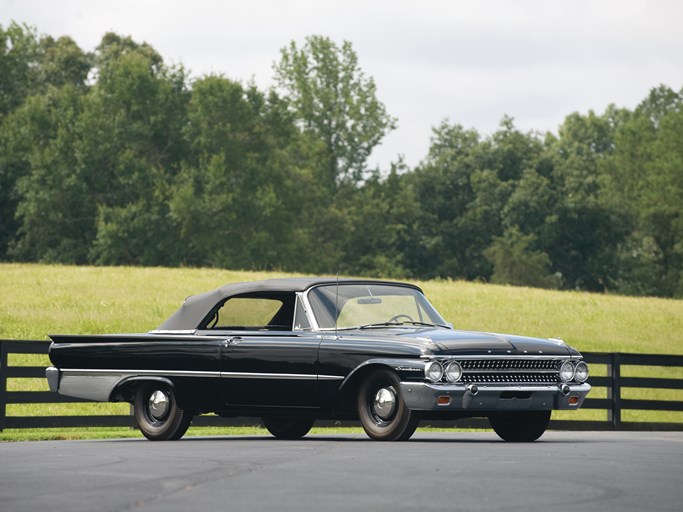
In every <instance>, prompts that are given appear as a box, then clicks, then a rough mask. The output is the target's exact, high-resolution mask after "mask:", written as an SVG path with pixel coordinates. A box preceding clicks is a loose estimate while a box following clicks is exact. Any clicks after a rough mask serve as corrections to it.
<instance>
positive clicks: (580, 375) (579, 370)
mask: <svg viewBox="0 0 683 512" xmlns="http://www.w3.org/2000/svg"><path fill="white" fill-rule="evenodd" d="M574 378H575V379H576V380H577V381H578V382H586V381H587V380H588V365H587V364H586V363H584V362H583V361H581V362H579V363H578V364H577V365H576V370H575V371H574Z"/></svg>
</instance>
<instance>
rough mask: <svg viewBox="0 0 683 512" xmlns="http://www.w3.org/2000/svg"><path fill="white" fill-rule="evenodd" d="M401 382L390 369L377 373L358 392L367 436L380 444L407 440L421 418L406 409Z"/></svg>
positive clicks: (360, 412)
mask: <svg viewBox="0 0 683 512" xmlns="http://www.w3.org/2000/svg"><path fill="white" fill-rule="evenodd" d="M399 384H400V380H399V378H398V376H397V375H396V374H395V373H394V372H392V371H391V370H388V369H381V370H376V371H374V372H373V373H371V374H370V375H369V376H368V378H367V379H365V381H364V382H363V384H361V386H360V389H359V390H358V416H359V417H360V422H361V425H362V426H363V430H365V433H366V434H367V435H368V436H369V437H370V438H372V439H375V440H377V441H404V440H406V439H409V438H410V436H412V435H413V433H414V432H415V429H416V428H417V425H418V423H419V422H420V419H419V418H418V416H417V414H415V413H414V412H412V411H411V410H410V409H408V408H407V407H406V404H405V402H404V401H403V397H402V396H401V387H400V385H399Z"/></svg>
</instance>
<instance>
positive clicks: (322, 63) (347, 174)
mask: <svg viewBox="0 0 683 512" xmlns="http://www.w3.org/2000/svg"><path fill="white" fill-rule="evenodd" d="M274 70H275V80H276V82H277V84H278V86H279V87H280V88H281V90H282V91H284V93H285V95H286V96H287V97H288V98H289V100H290V101H291V104H292V109H293V111H294V113H295V116H296V119H297V121H298V122H299V124H300V126H301V128H302V129H303V131H304V132H306V133H310V134H311V135H312V136H314V137H315V138H316V139H319V140H321V141H322V142H323V143H324V144H325V147H326V148H327V155H326V162H325V167H324V168H323V169H321V178H322V179H323V182H324V184H325V185H326V186H327V187H328V188H330V189H333V188H335V186H336V185H338V184H339V183H342V182H351V183H358V182H359V181H360V180H361V179H362V177H363V173H364V172H365V170H366V169H365V166H366V162H367V159H368V157H369V156H370V153H371V152H372V150H373V148H374V147H375V146H377V144H379V142H380V141H381V140H382V138H383V137H384V135H385V134H386V133H387V132H388V131H390V130H392V129H394V128H395V119H393V118H392V117H391V116H389V114H387V112H386V108H385V107H384V105H383V104H382V103H381V102H380V101H379V100H378V99H377V96H376V86H375V83H374V81H373V79H372V78H367V77H366V76H365V74H364V73H363V72H362V70H361V69H360V66H359V65H358V57H357V55H356V52H355V51H354V50H353V48H352V46H351V43H349V42H348V41H345V42H344V43H343V44H342V45H341V47H340V46H337V45H336V44H335V43H334V42H333V41H332V40H330V39H329V38H327V37H323V36H310V37H308V38H307V39H306V42H305V43H304V45H303V46H302V47H301V48H299V47H298V46H297V44H296V43H295V42H294V41H292V42H291V43H290V45H289V46H288V47H285V48H283V49H282V50H281V56H280V61H279V62H278V63H276V64H275V65H274Z"/></svg>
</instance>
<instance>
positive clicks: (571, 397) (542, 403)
mask: <svg viewBox="0 0 683 512" xmlns="http://www.w3.org/2000/svg"><path fill="white" fill-rule="evenodd" d="M563 388H564V389H563ZM590 389H591V387H590V385H589V384H586V383H584V384H568V385H557V386H524V385H521V386H487V385H477V386H464V385H462V384H430V383H427V382H401V394H402V396H403V400H404V401H405V404H406V406H407V407H408V409H413V410H416V411H457V410H481V411H509V410H550V409H570V410H571V409H578V408H579V407H581V405H582V404H583V401H584V400H585V398H586V395H587V394H588V392H589V391H590Z"/></svg>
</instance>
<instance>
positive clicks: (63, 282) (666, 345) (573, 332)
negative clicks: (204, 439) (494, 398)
mask: <svg viewBox="0 0 683 512" xmlns="http://www.w3.org/2000/svg"><path fill="white" fill-rule="evenodd" d="M285 275H286V274H282V273H263V272H236V271H226V270H216V269H188V268H184V269H166V268H132V267H75V266H58V265H25V264H0V339H47V335H48V334H49V333H70V334H86V333H117V332H144V331H148V330H150V329H154V328H156V327H158V326H159V325H160V324H161V323H162V322H163V321H164V320H165V319H166V318H167V317H168V316H169V315H171V313H173V312H174V311H175V310H176V308H178V307H179V306H180V304H181V303H182V301H183V299H184V298H185V297H187V296H188V295H192V294H196V293H201V292H204V291H207V290H210V289H212V288H216V287H218V286H220V285H223V284H226V283H230V282H238V281H249V280H256V279H265V278H269V277H284V276H285ZM416 283H417V284H419V285H420V286H421V287H422V288H423V289H424V291H425V293H426V295H427V297H428V298H429V299H430V301H431V302H432V303H433V304H434V305H435V306H436V308H437V309H438V310H439V311H440V312H441V313H442V315H443V316H444V317H445V318H446V319H447V320H448V321H450V322H452V323H453V324H454V326H455V327H457V328H461V329H470V330H480V331H493V332H503V333H516V334H525V335H530V336H539V337H561V338H562V339H564V340H565V341H567V342H568V343H570V344H571V345H573V346H575V347H576V348H578V349H579V350H583V351H604V352H640V353H662V354H683V300H665V299H656V298H642V297H641V298H635V297H621V296H613V295H598V294H589V293H580V292H558V291H548V290H539V289H531V288H519V287H508V286H495V285H489V284H481V283H469V282H462V281H428V282H416ZM9 364H10V365H29V366H33V365H35V366H47V365H48V364H49V361H48V359H47V356H41V355H16V354H10V359H9ZM625 372H626V373H625V374H628V376H636V375H643V376H655V375H656V376H660V377H676V378H683V369H679V368H639V367H631V368H630V369H628V367H626V370H625ZM591 374H592V375H605V374H606V368H605V366H604V365H592V366H591ZM8 390H9V391H28V390H47V383H46V381H45V380H41V379H10V380H9V382H8ZM605 393H606V391H605V389H604V388H596V389H594V390H593V391H592V392H591V397H593V398H604V397H605V396H606V394H605ZM624 396H625V397H626V398H650V399H658V400H683V391H680V390H639V389H631V390H629V389H625V390H624ZM7 413H8V414H9V415H12V416H29V415H41V416H46V415H64V414H66V415H69V414H79V415H80V414H127V413H128V405H127V404H102V403H82V404H13V405H8V407H7ZM604 414H605V413H604V412H601V411H597V410H585V409H584V410H581V411H578V412H574V411H570V412H557V411H556V412H555V413H554V416H553V417H554V418H558V419H569V418H575V419H604V418H602V416H603V415H604ZM624 420H626V421H645V420H647V421H683V413H677V412H663V411H662V412H648V411H626V413H625V415H624ZM81 431H82V429H80V430H79V432H78V433H75V434H71V435H75V436H80V435H82V432H81ZM60 432H61V431H60ZM122 432H123V431H122V430H117V431H116V432H115V433H114V434H111V435H114V436H118V435H122V434H121V433H122ZM128 433H129V432H128ZM128 433H125V432H124V434H125V435H128ZM17 435H19V434H10V438H12V437H11V436H15V437H16V436H17ZM40 435H41V436H42V435H43V434H40ZM61 435H62V434H61V433H60V434H49V435H48V437H50V436H57V437H59V436H61ZM2 438H3V437H2V436H0V440H2Z"/></svg>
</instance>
